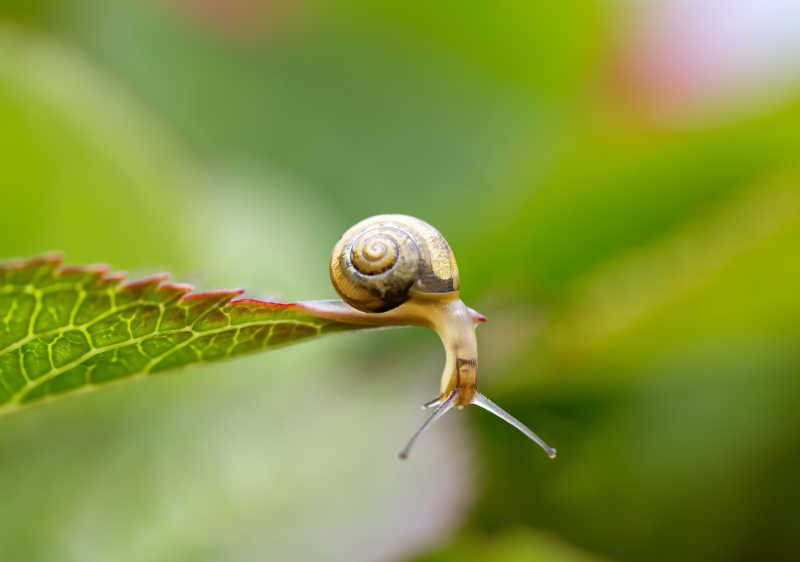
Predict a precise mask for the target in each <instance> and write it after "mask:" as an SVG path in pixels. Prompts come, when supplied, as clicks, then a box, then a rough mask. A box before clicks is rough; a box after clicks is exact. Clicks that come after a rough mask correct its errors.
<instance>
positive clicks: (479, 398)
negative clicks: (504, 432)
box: [472, 390, 556, 459]
mask: <svg viewBox="0 0 800 562" xmlns="http://www.w3.org/2000/svg"><path fill="white" fill-rule="evenodd" d="M472 403H473V404H475V405H476V406H480V407H481V408H483V409H484V410H487V411H489V412H491V413H493V414H494V415H495V416H497V417H498V418H500V419H501V420H504V421H506V422H508V423H510V424H511V425H513V426H514V427H516V428H517V429H519V430H520V431H521V432H522V433H524V434H525V435H527V436H528V437H529V438H530V439H531V440H532V441H533V442H534V443H536V444H537V445H539V446H540V447H541V448H542V449H544V452H545V453H547V456H548V457H550V458H551V459H554V458H556V450H555V449H553V448H552V447H551V446H550V445H548V444H547V443H545V442H544V441H543V440H542V438H541V437H539V436H538V435H536V434H535V433H534V432H533V431H531V430H530V429H529V428H528V426H526V425H525V424H524V423H522V422H521V421H519V420H518V419H517V418H515V417H514V416H512V415H511V414H509V413H508V412H506V411H505V410H504V409H503V408H501V407H500V406H498V405H497V404H495V403H494V402H492V401H491V400H489V399H488V398H486V397H485V396H484V395H483V394H481V393H480V392H478V391H477V390H476V391H475V395H474V396H473V397H472Z"/></svg>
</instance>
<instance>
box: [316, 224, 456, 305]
mask: <svg viewBox="0 0 800 562" xmlns="http://www.w3.org/2000/svg"><path fill="white" fill-rule="evenodd" d="M330 274H331V283H333V287H334V288H335V289H336V292H337V293H339V296H341V297H342V299H343V300H344V301H345V302H347V303H348V304H349V305H350V306H352V307H354V308H357V309H358V310H361V311H364V312H385V311H387V310H391V309H393V308H396V307H398V306H400V305H401V304H403V303H404V302H405V301H407V300H408V299H409V298H411V297H412V296H420V297H423V298H437V297H445V296H447V295H452V294H457V292H458V289H459V280H458V266H457V265H456V260H455V257H454V256H453V252H452V250H451V249H450V246H449V245H448V244H447V242H446V241H445V239H444V237H443V236H442V235H441V234H440V233H439V231H438V230H436V229H435V228H434V227H432V226H431V225H429V224H428V223H426V222H425V221H422V220H420V219H417V218H414V217H410V216H408V215H377V216H374V217H370V218H368V219H364V220H363V221H361V222H359V223H358V224H356V225H355V226H353V227H351V228H350V229H349V230H348V231H347V232H345V233H344V234H343V235H342V238H341V239H340V240H339V242H337V243H336V246H334V248H333V252H332V254H331V264H330Z"/></svg>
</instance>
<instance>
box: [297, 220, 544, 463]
mask: <svg viewBox="0 0 800 562" xmlns="http://www.w3.org/2000/svg"><path fill="white" fill-rule="evenodd" d="M330 277H331V283H332V284H333V287H334V289H336V292H337V293H338V294H339V296H340V297H341V298H342V301H316V302H313V303H311V302H310V303H308V305H309V306H313V307H314V311H315V313H316V314H318V315H322V316H327V317H330V318H332V319H335V320H338V321H343V322H349V323H354V324H361V325H368V326H401V325H412V326H427V327H430V328H433V329H434V330H435V331H436V332H437V333H438V334H439V337H440V338H441V340H442V343H443V344H444V348H445V352H446V361H445V366H444V371H443V372H442V378H441V385H440V392H439V395H438V396H437V397H436V398H435V399H433V400H431V401H430V402H428V403H427V404H426V405H425V407H435V408H436V410H435V411H434V412H433V414H432V415H431V416H430V417H429V418H428V419H427V420H426V421H425V423H424V424H423V425H422V427H420V429H419V430H418V431H417V432H416V433H415V434H414V436H413V437H412V438H411V440H410V441H409V443H408V445H407V446H406V447H405V448H404V449H403V450H402V451H401V453H400V457H401V458H406V457H407V456H408V452H409V450H410V448H411V445H412V444H413V443H414V441H415V440H416V438H417V437H418V436H419V435H420V434H421V433H422V432H423V431H424V430H425V429H426V428H427V427H428V426H429V425H430V424H431V423H432V422H433V421H435V420H436V419H438V418H439V417H441V416H442V415H444V414H445V413H446V412H448V411H449V410H451V409H452V408H453V407H455V406H466V405H469V404H475V405H477V406H480V407H481V408H484V409H486V410H488V411H490V412H492V413H493V414H495V415H497V416H499V417H500V418H502V419H503V420H505V421H507V422H508V423H510V424H511V425H513V426H514V427H516V428H517V429H519V430H520V431H522V432H523V433H524V434H525V435H527V436H528V437H529V438H531V439H532V440H534V441H535V442H536V443H538V444H539V445H540V446H541V447H542V448H543V449H544V450H545V452H547V454H548V455H549V456H550V457H551V458H552V457H555V454H556V452H555V449H552V448H551V447H549V446H548V445H547V444H546V443H544V441H542V440H541V439H540V438H539V437H538V436H537V435H536V434H534V433H533V432H532V431H531V430H530V429H528V428H527V427H526V426H525V425H524V424H523V423H522V422H520V421H519V420H517V419H516V418H514V417H513V416H511V415H510V414H508V413H507V412H506V411H505V410H503V409H502V408H500V407H499V406H497V404H495V403H494V402H492V401H491V400H489V399H488V398H486V397H485V396H484V395H483V394H481V393H480V392H478V390H477V376H478V343H477V339H476V337H475V328H476V326H477V324H478V323H480V322H483V321H485V320H486V318H484V317H483V316H482V315H481V314H479V313H477V312H476V311H474V310H473V309H471V308H469V307H468V306H466V305H465V304H464V303H463V302H462V301H461V299H460V298H459V288H460V281H459V276H458V266H457V265H456V260H455V256H454V255H453V251H452V250H451V249H450V246H449V245H448V244H447V241H446V240H445V239H444V237H443V236H442V235H441V234H440V233H439V231H438V230H436V229H435V228H434V227H433V226H431V225H430V224H428V223H426V222H425V221H422V220H420V219H417V218H415V217H411V216H408V215H377V216H374V217H370V218H367V219H365V220H363V221H361V222H359V223H357V224H355V225H354V226H353V227H351V228H350V229H348V230H347V232H345V233H344V234H343V235H342V237H341V239H340V240H339V241H338V242H337V243H336V245H335V246H334V248H333V252H332V253H331V260H330Z"/></svg>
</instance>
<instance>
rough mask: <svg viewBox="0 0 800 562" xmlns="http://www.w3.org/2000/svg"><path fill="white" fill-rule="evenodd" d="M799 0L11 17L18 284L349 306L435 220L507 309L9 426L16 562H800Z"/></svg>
mask: <svg viewBox="0 0 800 562" xmlns="http://www.w3.org/2000/svg"><path fill="white" fill-rule="evenodd" d="M798 20H800V5H798V3H797V2H792V1H787V2H782V3H774V4H772V3H763V4H761V5H756V4H754V3H752V2H746V1H744V0H731V1H729V2H721V1H709V2H688V1H679V2H673V3H663V4H662V3H650V2H613V1H605V2H601V1H596V2H592V1H581V2H564V3H558V2H513V1H501V2H496V3H484V2H472V1H461V2H450V1H444V2H437V3H431V4H419V5H415V4H413V3H408V2H396V1H388V2H379V3H376V2H366V1H362V0H349V1H346V0H341V1H337V0H330V1H327V2H312V1H310V0H309V1H305V2H288V1H285V0H263V1H257V0H237V1H230V2H222V1H215V0H145V1H142V2H122V1H118V0H112V1H108V0H70V1H67V0H12V1H9V0H5V1H3V2H1V3H0V194H2V199H1V200H0V201H2V204H1V205H0V256H2V257H3V258H11V257H15V256H28V255H32V254H36V253H39V252H43V251H46V250H62V251H63V252H65V254H66V255H67V257H68V259H69V260H70V261H71V262H73V263H89V262H98V261H104V262H108V263H111V264H113V265H114V266H115V267H119V268H122V269H125V270H127V271H129V272H130V274H131V275H132V276H135V275H141V274H147V273H152V272H155V271H160V270H168V271H171V272H172V273H173V274H174V275H175V278H176V279H177V280H179V281H189V282H192V283H194V284H195V285H197V286H198V287H200V288H218V287H230V286H242V287H244V288H246V289H247V291H248V294H249V295H252V296H262V297H263V296H280V297H283V298H287V299H313V298H328V297H333V296H334V292H333V289H332V288H331V287H330V285H329V281H328V274H327V271H326V270H327V259H328V252H329V251H330V248H331V247H332V246H333V244H334V242H335V241H336V240H337V239H338V237H339V236H340V235H341V233H342V232H343V231H344V230H345V229H346V228H348V227H349V226H350V225H351V224H353V223H355V222H356V221H358V220H360V219H361V218H364V217H365V216H368V215H370V214H375V213H382V212H398V213H409V214H413V215H417V216H419V217H421V218H423V219H425V220H427V221H429V222H431V223H432V224H434V225H436V226H437V227H438V228H439V229H440V230H441V231H442V233H443V234H444V235H445V237H446V238H447V239H448V241H449V242H450V244H451V246H452V247H453V249H454V251H455V254H456V256H457V258H458V263H459V267H460V270H461V280H462V286H463V291H462V296H463V298H464V300H465V301H466V302H467V304H469V305H470V306H473V307H474V308H476V309H478V310H480V311H481V312H482V313H484V314H485V315H487V316H488V318H489V322H488V323H487V324H485V325H483V326H481V328H480V330H479V332H478V335H479V342H480V353H481V376H480V381H481V390H482V391H483V392H484V393H485V394H487V395H488V396H490V397H491V398H492V399H494V400H495V401H496V402H498V403H499V404H501V405H502V406H504V407H505V408H506V409H508V410H509V411H510V412H512V413H514V414H515V415H517V416H518V417H519V418H521V419H522V420H524V421H526V422H528V423H529V424H530V425H531V426H532V427H533V428H534V429H535V430H536V431H537V432H539V433H540V434H541V435H542V436H543V437H544V438H545V439H546V440H547V441H548V442H550V443H551V444H552V445H554V446H555V447H556V448H557V449H558V451H559V457H558V459H557V460H556V461H554V462H551V461H549V460H548V459H547V458H546V456H545V455H544V454H543V453H542V452H541V451H540V450H538V449H537V448H536V447H534V446H533V445H531V443H529V442H527V441H526V440H525V438H524V437H522V436H521V435H519V434H517V433H516V432H514V431H513V430H512V429H511V428H509V427H508V426H506V425H504V424H503V423H502V422H501V421H499V420H497V419H495V418H493V417H490V416H489V415H487V414H485V413H482V412H480V411H479V410H478V409H477V408H467V409H465V410H464V411H463V412H462V413H458V414H451V415H450V416H448V417H446V418H445V419H444V420H443V421H442V422H440V423H439V425H438V427H435V428H434V429H433V430H431V431H430V432H429V433H428V434H427V435H425V437H424V439H423V440H422V441H421V442H420V444H419V446H418V448H417V449H416V450H415V453H414V455H413V456H412V458H411V459H410V460H409V462H407V463H400V462H398V461H397V460H396V457H395V454H396V452H397V450H398V449H399V447H401V446H402V445H403V444H404V442H405V440H406V439H407V437H408V436H409V435H410V433H411V432H412V431H413V430H414V429H415V428H416V426H417V424H418V423H420V421H421V420H422V414H421V413H420V412H419V410H418V409H417V405H418V404H420V403H422V402H423V401H425V400H427V399H429V398H430V397H431V396H433V395H434V394H435V393H436V392H437V388H438V377H439V373H440V369H441V364H442V361H443V354H442V350H441V347H440V344H439V342H438V340H437V339H436V337H435V335H434V334H432V333H431V332H430V331H426V330H421V329H408V330H400V331H392V332H379V333H367V334H354V335H346V336H345V335H342V336H333V337H330V338H328V339H325V340H322V341H317V342H313V343H306V344H302V345H299V346H296V347H292V348H288V349H285V350H280V351H275V352H271V353H267V354H263V355H259V356H254V357H247V358H243V359H239V360H233V361H230V362H225V363H222V364H219V365H212V366H207V367H202V368H196V369H191V370H188V371H184V372H181V373H177V374H173V375H170V376H164V377H155V378H153V379H152V380H147V381H146V382H142V383H129V384H125V385H120V386H114V387H110V388H106V389H103V390H100V391H98V392H95V393H90V394H86V395H80V396H77V397H71V398H68V399H64V400H62V401H58V402H56V403H53V404H52V405H48V406H45V407H41V408H34V409H32V410H31V411H26V412H22V413H20V414H16V415H13V416H9V417H6V418H4V419H2V420H0V489H1V490H2V495H0V560H4V561H39V560H42V561H60V562H63V561H81V562H85V561H89V560H91V561H94V560H98V561H99V560H103V561H105V560H115V561H126V560H130V561H141V560H153V561H156V560H158V561H162V560H163V561H183V560H186V561H220V560H226V561H228V560H236V561H239V560H242V561H245V560H247V561H250V560H347V561H356V560H369V561H372V560H411V561H450V560H453V561H455V560H458V561H471V560H476V561H477V560H482V561H483V560H489V561H495V560H497V561H512V562H513V561H517V560H519V561H529V560H533V561H554V562H555V561H565V562H566V561H569V562H572V561H576V562H578V561H581V562H582V561H593V560H618V561H640V560H641V561H661V560H664V561H668V560H670V561H671V560H683V561H693V560H698V561H699V560H703V561H708V560H726V561H739V560H741V561H746V560H793V559H797V557H798V552H800V517H798V516H797V509H798V508H797V506H798V505H800V485H799V484H798V483H797V477H796V475H797V474H798V472H799V471H800V432H798V427H800V409H798V407H797V403H798V400H800V377H798V371H800V351H799V349H800V347H798V344H797V342H798V337H800V322H798V317H800V259H798V258H799V257H800V253H799V250H800V158H798V154H800V64H798V62H797V61H798V53H800V36H798V35H797V33H796V25H795V24H796V22H797V21H798Z"/></svg>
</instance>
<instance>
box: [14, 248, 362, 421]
mask: <svg viewBox="0 0 800 562" xmlns="http://www.w3.org/2000/svg"><path fill="white" fill-rule="evenodd" d="M166 278H167V275H166V274H159V275H153V276H151V277H147V278H145V279H141V280H138V281H133V282H129V283H122V281H123V279H124V274H121V273H110V272H109V268H108V267H107V266H102V265H101V266H88V267H65V266H62V265H61V257H60V256H58V255H52V254H50V255H45V256H40V257H36V258H32V259H29V260H25V261H18V262H11V263H6V264H0V414H3V413H6V412H9V411H12V410H15V409H18V408H20V407H23V406H25V405H27V404H30V403H32V402H36V401H40V400H42V399H45V398H49V397H53V396H56V395H60V394H64V393H68V392H72V391H76V390H79V389H81V390H83V389H88V388H92V387H95V386H97V385H100V384H104V383H107V382H112V381H118V380H122V379H130V378H132V377H134V376H137V375H146V374H154V373H160V372H162V371H166V370H169V369H174V368H177V367H185V366H188V365H193V364H197V363H205V362H208V361H216V360H219V359H224V358H227V357H233V356H236V355H242V354H244V353H250V352H254V351H260V350H264V349H269V348H273V347H277V346H280V345H287V344H290V343H294V342H297V341H300V340H305V339H308V338H312V337H316V336H320V335H322V334H326V333H329V332H335V331H342V330H355V329H359V328H363V326H356V325H351V324H345V323H342V322H337V321H333V320H329V319H325V318H322V317H319V316H315V315H314V314H313V309H312V308H309V307H307V306H304V305H303V304H302V303H280V302H271V301H261V300H255V299H244V298H243V299H235V297H237V296H238V295H240V294H241V293H242V292H243V291H242V290H241V289H230V290H220V291H210V292H204V293H194V294H190V292H191V291H192V289H193V287H192V286H190V285H185V284H176V283H168V282H166Z"/></svg>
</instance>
